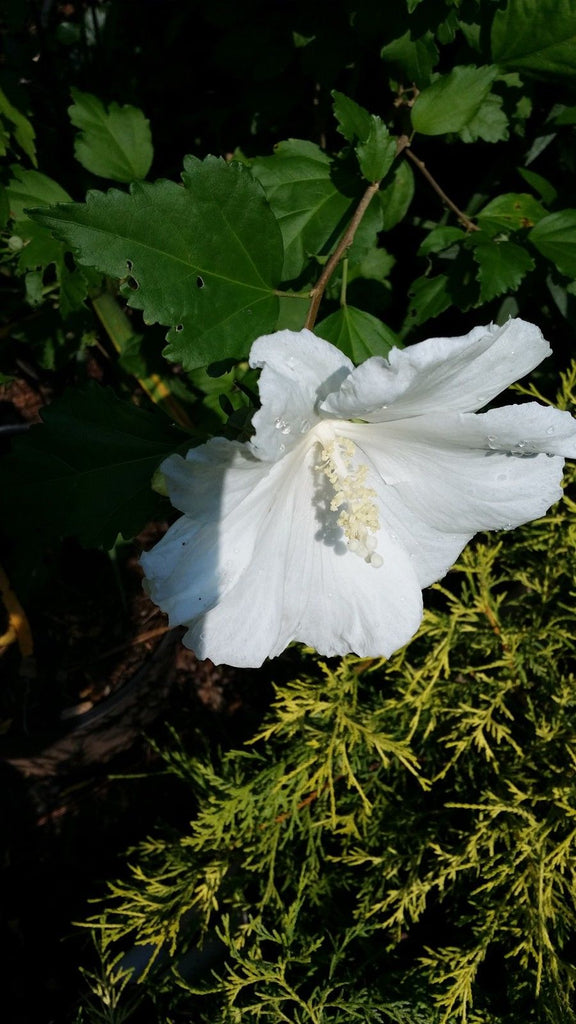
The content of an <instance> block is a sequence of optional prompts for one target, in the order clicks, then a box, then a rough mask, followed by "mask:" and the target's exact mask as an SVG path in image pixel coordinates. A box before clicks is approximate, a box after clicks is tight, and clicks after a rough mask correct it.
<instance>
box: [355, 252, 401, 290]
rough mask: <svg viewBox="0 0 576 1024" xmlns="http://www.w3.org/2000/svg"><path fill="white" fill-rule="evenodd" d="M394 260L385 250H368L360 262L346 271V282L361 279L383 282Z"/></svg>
mask: <svg viewBox="0 0 576 1024" xmlns="http://www.w3.org/2000/svg"><path fill="white" fill-rule="evenodd" d="M395 263H396V259H395V258H394V256H392V255H391V253H389V252H386V249H370V250H369V251H368V252H367V253H366V255H365V256H364V257H363V259H362V260H360V261H359V263H357V264H356V265H352V266H351V267H349V269H348V281H349V282H351V281H355V280H356V279H357V278H358V277H363V278H365V279H366V280H368V281H385V280H386V278H387V277H389V275H390V271H391V270H392V268H393V266H394V264H395Z"/></svg>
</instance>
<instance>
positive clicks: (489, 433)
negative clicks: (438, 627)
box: [346, 403, 576, 586]
mask: <svg viewBox="0 0 576 1024" xmlns="http://www.w3.org/2000/svg"><path fill="white" fill-rule="evenodd" d="M529 427H530V428H531V430H529V429H528V428H529ZM550 427H552V428H553V429H554V430H555V431H556V433H555V435H549V434H548V430H549V429H550ZM346 431H347V434H348V436H349V437H351V438H352V440H354V441H355V443H356V444H357V446H358V447H359V448H360V449H361V450H362V451H363V452H364V453H365V455H366V457H367V459H368V461H369V463H370V464H371V465H372V466H373V467H374V470H375V472H376V473H377V474H378V475H379V476H380V478H381V481H382V482H381V483H380V484H379V485H378V492H379V495H380V499H381V503H382V507H383V519H384V521H385V522H386V523H387V524H388V527H389V529H391V530H393V531H394V532H395V534H396V535H397V537H398V539H399V541H400V542H401V543H402V544H403V545H404V546H405V547H406V549H407V551H408V552H409V553H410V554H411V555H412V558H413V560H414V562H413V564H414V566H415V569H416V571H417V572H418V577H419V580H420V583H421V585H422V586H425V585H427V584H428V583H430V582H432V581H433V580H435V579H438V578H439V577H440V576H442V575H443V574H444V572H446V571H447V570H448V568H449V567H450V565H451V564H452V563H453V561H454V559H455V557H456V556H457V555H458V553H459V551H460V550H461V549H462V548H463V547H464V545H465V543H466V541H467V540H468V539H469V538H470V537H471V536H473V535H474V534H475V533H476V532H478V531H479V530H493V529H502V528H506V529H510V528H511V527H513V526H519V525H520V524H521V523H525V522H528V521H530V520H532V519H537V518H538V517H539V516H542V515H544V514H545V513H546V511H547V510H548V508H549V507H550V505H552V504H553V502H555V501H557V500H558V499H559V498H560V497H561V494H562V490H561V487H560V481H561V478H562V469H563V465H564V460H563V458H561V457H560V456H558V455H556V454H551V455H546V454H542V452H544V451H545V450H546V449H547V448H548V449H552V451H553V452H555V451H556V450H557V449H558V448H560V449H561V450H565V449H566V448H568V447H570V448H571V447H572V446H573V445H574V443H575V436H576V435H575V431H574V421H573V420H572V418H571V417H569V416H568V419H567V418H566V414H564V413H561V412H558V411H557V410H552V409H548V408H544V407H542V406H538V405H536V404H535V403H530V404H528V405H525V406H508V407H505V408H502V409H494V410H492V411H490V412H487V413H484V414H480V415H474V414H472V413H468V414H462V413H460V414H452V415H451V414H446V415H444V416H440V415H439V416H427V417H417V418H415V419H409V420H403V421H398V422H395V423H386V424H380V425H373V426H372V425H369V424H348V425H347V427H346ZM561 435H564V439H562V437H561ZM493 437H499V438H500V441H501V443H502V448H501V449H500V450H493V449H492V448H491V447H490V445H491V443H493V442H491V440H490V439H491V438H493ZM522 442H524V445H525V446H524V447H519V445H520V444H521V443H522ZM515 450H516V451H517V452H518V454H514V452H515ZM527 455H528V457H526V456H527Z"/></svg>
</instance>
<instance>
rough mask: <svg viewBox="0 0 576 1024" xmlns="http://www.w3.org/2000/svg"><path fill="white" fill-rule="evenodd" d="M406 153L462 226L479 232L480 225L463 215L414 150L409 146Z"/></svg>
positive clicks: (405, 150)
mask: <svg viewBox="0 0 576 1024" xmlns="http://www.w3.org/2000/svg"><path fill="white" fill-rule="evenodd" d="M404 152H405V153H406V156H407V157H408V159H409V160H411V161H412V163H413V164H415V166H416V167H417V168H418V170H419V171H420V173H421V174H423V175H424V177H425V178H426V181H427V182H428V183H429V184H430V185H431V186H432V188H433V189H434V191H435V192H436V193H437V195H439V196H440V199H441V200H442V202H443V203H445V204H446V206H447V207H448V208H449V209H450V210H452V213H455V214H456V216H457V217H458V220H459V221H460V223H461V224H463V225H464V227H465V228H466V230H467V231H479V230H480V228H479V227H478V225H477V224H475V223H474V221H473V220H470V218H469V217H467V216H466V214H465V213H463V211H462V210H461V209H459V207H458V206H456V203H453V202H452V200H451V199H450V197H449V196H447V195H446V193H445V191H444V189H443V188H441V187H440V185H439V184H438V182H437V181H436V178H434V177H433V176H432V175H431V174H430V171H429V170H428V168H427V167H426V164H425V163H424V162H423V161H422V160H420V159H419V158H418V157H417V156H416V154H415V153H413V152H412V150H411V149H410V147H409V146H406V147H405V148H404Z"/></svg>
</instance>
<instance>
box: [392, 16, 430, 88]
mask: <svg viewBox="0 0 576 1024" xmlns="http://www.w3.org/2000/svg"><path fill="white" fill-rule="evenodd" d="M380 56H381V57H382V60H383V61H384V62H385V63H386V64H390V65H391V66H392V68H393V70H395V71H397V72H400V76H401V77H402V80H403V81H404V82H407V83H409V84H410V85H412V84H414V85H416V86H417V87H418V88H419V89H425V88H426V86H427V85H429V84H430V77H431V75H432V71H433V69H434V68H435V67H436V64H437V62H438V48H437V46H436V44H435V42H434V36H433V34H432V32H425V33H424V35H422V36H419V37H418V38H416V39H413V38H412V35H411V33H410V30H408V31H407V32H405V33H404V35H402V36H399V37H398V38H397V39H393V40H392V42H390V43H387V44H386V46H383V47H382V49H381V51H380Z"/></svg>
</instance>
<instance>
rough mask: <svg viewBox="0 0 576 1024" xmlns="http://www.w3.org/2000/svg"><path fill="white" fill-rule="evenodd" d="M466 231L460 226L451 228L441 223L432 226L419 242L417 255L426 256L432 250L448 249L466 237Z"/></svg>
mask: <svg viewBox="0 0 576 1024" xmlns="http://www.w3.org/2000/svg"><path fill="white" fill-rule="evenodd" d="M466 237H467V236H466V232H465V231H462V230H461V229H460V228H452V227H448V226H444V225H442V226H441V227H439V228H434V229H433V230H432V231H431V232H430V234H429V235H426V238H425V239H424V241H423V242H422V243H421V245H420V248H419V249H418V255H419V256H428V255H429V254H430V253H432V252H442V251H443V249H449V248H450V246H451V245H454V244H455V243H458V242H462V241H464V239H465V238H466Z"/></svg>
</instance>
